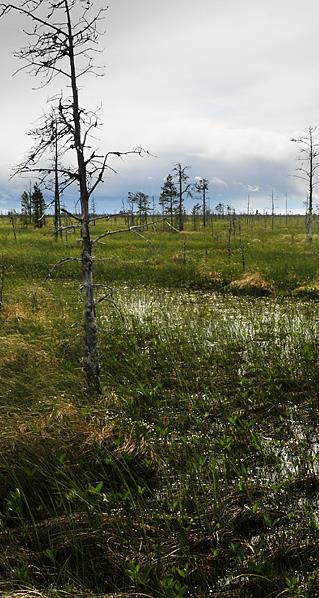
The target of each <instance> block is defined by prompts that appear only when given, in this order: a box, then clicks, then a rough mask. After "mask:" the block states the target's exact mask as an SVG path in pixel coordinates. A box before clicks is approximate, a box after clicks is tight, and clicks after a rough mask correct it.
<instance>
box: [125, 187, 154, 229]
mask: <svg viewBox="0 0 319 598" xmlns="http://www.w3.org/2000/svg"><path fill="white" fill-rule="evenodd" d="M129 201H130V202H131V204H132V205H133V204H135V205H136V214H137V215H138V217H139V221H140V224H142V223H143V222H147V216H148V214H149V213H150V209H151V206H150V198H149V196H148V195H146V194H145V193H143V192H142V191H137V193H131V192H130V193H129Z"/></svg>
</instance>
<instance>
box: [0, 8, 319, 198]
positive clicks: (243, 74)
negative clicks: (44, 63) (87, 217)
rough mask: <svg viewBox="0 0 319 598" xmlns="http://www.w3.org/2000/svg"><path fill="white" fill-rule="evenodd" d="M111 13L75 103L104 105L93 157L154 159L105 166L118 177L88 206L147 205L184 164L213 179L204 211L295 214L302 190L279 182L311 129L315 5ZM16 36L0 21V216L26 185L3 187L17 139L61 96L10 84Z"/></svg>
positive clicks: (317, 94)
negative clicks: (128, 201)
mask: <svg viewBox="0 0 319 598" xmlns="http://www.w3.org/2000/svg"><path fill="white" fill-rule="evenodd" d="M109 4H110V8H109V11H108V14H107V20H106V29H107V33H106V36H105V37H104V38H103V40H102V41H101V46H102V47H103V46H104V47H105V52H104V55H103V57H102V60H103V62H104V63H105V64H106V69H105V77H104V78H92V77H90V78H88V79H87V80H86V82H85V83H83V90H82V102H83V104H84V105H87V106H89V107H90V108H93V109H94V108H95V107H97V106H99V105H100V104H102V120H103V129H102V131H101V133H100V141H99V145H100V146H101V148H104V149H105V150H121V151H124V150H126V149H131V148H133V147H135V146H137V145H141V146H143V147H145V148H146V149H148V150H149V151H150V152H151V153H153V154H154V155H155V156H156V158H155V157H144V158H143V159H138V158H137V157H131V158H128V159H126V160H120V161H118V162H114V166H115V168H116V169H117V171H118V175H109V176H107V177H106V178H105V183H104V185H103V187H101V188H100V191H99V193H98V194H97V198H96V199H97V206H98V208H100V209H105V210H108V209H110V210H113V209H116V207H117V208H118V209H120V208H121V200H122V199H123V198H125V197H126V195H127V192H128V191H130V190H131V191H135V190H143V191H145V192H147V193H150V194H151V195H153V194H154V195H155V196H157V195H158V193H159V189H160V186H161V184H162V182H163V178H164V177H165V176H166V175H167V174H168V172H169V171H170V170H171V168H172V167H173V166H174V163H176V162H182V163H183V164H187V165H189V166H191V170H190V174H191V175H192V176H194V177H195V176H204V177H206V178H208V179H209V180H210V181H211V186H210V192H209V194H210V198H211V204H212V206H214V205H216V203H218V202H219V201H223V202H225V203H230V204H231V205H232V206H234V207H236V208H238V209H244V207H245V206H246V203H247V194H248V193H250V194H251V196H252V207H254V208H256V209H268V210H269V205H270V199H269V198H270V194H271V190H272V189H274V190H275V193H276V196H277V197H278V201H277V209H278V210H280V209H281V205H282V206H284V199H281V198H284V193H285V192H286V191H287V192H288V194H289V196H290V207H291V209H295V210H297V209H299V210H303V201H304V198H305V196H306V190H305V189H304V186H303V184H302V182H301V181H298V180H297V179H295V178H293V177H291V176H289V175H291V174H293V172H294V169H295V166H296V155H297V147H296V145H295V144H291V143H290V141H289V139H290V138H291V137H292V136H298V135H300V134H302V133H303V132H304V131H305V130H306V128H307V126H308V125H309V124H312V125H316V123H317V122H318V121H319V118H318V116H319V83H318V77H317V70H318V59H317V55H318V48H317V45H318V43H317V30H318V23H319V4H318V2H317V0H316V1H315V0H305V1H304V2H303V3H300V2H297V1H295V0H268V1H267V2H262V1H261V0H198V1H197V2H196V3H194V2H193V0H185V1H182V0H162V2H161V3H159V2H157V1H155V0H135V1H134V2H133V1H132V0H111V1H110V3H109ZM20 29H21V21H20V20H19V18H18V17H17V16H15V17H11V18H10V19H9V20H7V21H2V22H0V31H1V36H0V50H1V56H2V71H1V80H2V86H1V88H2V92H1V105H2V110H1V115H0V121H1V131H2V134H1V143H0V163H1V171H0V209H7V208H10V207H17V206H18V204H19V195H20V193H21V192H22V190H23V188H24V186H25V182H23V181H19V180H18V179H17V180H15V179H14V181H13V182H12V181H11V182H9V181H8V177H9V176H10V169H11V167H12V165H13V164H16V163H17V162H19V161H20V160H21V158H22V157H23V154H24V152H25V151H26V149H27V148H28V146H29V142H30V139H28V137H26V136H25V132H26V131H27V130H28V129H29V128H30V127H31V126H32V125H33V124H34V122H35V121H36V119H37V117H38V116H40V115H41V114H42V113H43V111H44V110H45V102H46V100H47V98H48V97H50V95H52V93H54V92H55V91H59V90H60V89H61V86H62V82H61V81H56V82H55V83H53V85H52V86H51V87H50V88H47V89H44V90H40V91H32V87H33V86H35V84H36V82H35V80H32V79H30V78H29V77H28V76H27V75H17V76H16V77H14V78H12V77H11V73H12V72H14V71H15V70H16V69H17V68H18V67H19V66H20V65H19V63H17V62H16V61H15V60H14V58H13V57H12V56H11V52H12V50H14V49H15V48H17V47H19V46H20V45H21V44H23V43H24V37H23V34H22V32H21V31H20ZM70 201H71V198H70ZM281 202H282V203H281ZM282 209H284V208H283V207H282Z"/></svg>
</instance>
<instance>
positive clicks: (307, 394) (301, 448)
mask: <svg viewBox="0 0 319 598" xmlns="http://www.w3.org/2000/svg"><path fill="white" fill-rule="evenodd" d="M102 282H103V280H101V283H102ZM59 284H60V286H59V285H56V284H55V283H53V282H52V283H48V284H47V285H45V286H41V287H37V286H36V285H33V286H32V288H31V286H30V288H27V283H26V286H25V287H23V292H21V294H20V299H19V301H17V299H16V292H13V291H12V297H11V296H8V299H7V304H6V305H5V306H4V308H3V310H2V320H1V326H2V329H1V331H2V341H3V342H2V348H1V347H0V349H1V351H2V362H3V364H2V370H1V372H2V376H3V384H2V388H1V392H0V406H1V409H0V429H1V434H0V449H1V450H0V474H1V481H2V483H1V487H0V505H1V509H0V595H1V592H2V589H3V592H5V591H6V590H7V589H8V594H5V593H4V595H5V596H14V595H15V594H14V593H13V594H11V593H10V592H9V590H11V589H12V588H14V589H16V590H17V591H18V590H19V591H20V594H18V595H19V596H27V595H30V596H33V595H37V596H42V595H43V596H44V595H45V596H46V595H50V596H55V597H57V596H58V597H59V598H60V597H62V596H63V598H65V597H67V596H68V597H69V596H72V597H73V596H91V595H92V596H93V595H99V596H108V597H109V598H111V597H112V598H113V597H118V598H120V597H121V598H124V597H125V598H126V597H129V596H130V597H132V596H133V597H135V598H137V597H142V596H143V597H144V598H145V597H148V598H154V597H159V598H183V597H184V596H185V597H187V598H207V597H208V596H209V597H216V598H217V597H220V598H230V597H232V598H254V597H256V598H259V597H260V598H266V597H278V598H279V596H288V597H291V598H295V597H297V596H299V597H304V598H313V597H315V596H317V595H319V562H318V532H319V521H318V490H319V472H318V433H317V427H318V426H317V419H318V418H317V414H318V388H319V367H318V366H319V346H318V345H319V344H318V332H319V314H318V310H317V305H318V304H317V302H315V301H299V300H297V299H296V298H294V299H288V298H281V299H276V298H269V299H264V298H258V299H256V298H255V299H254V298H247V297H246V298H244V297H236V296H233V295H231V294H227V295H220V294H215V293H208V292H200V291H198V292H197V291H196V292H195V291H189V290H185V289H183V290H164V289H159V288H155V287H143V286H140V287H135V288H132V287H131V286H130V285H120V286H117V288H116V289H115V290H114V291H113V292H110V296H109V300H107V301H104V302H102V303H100V304H99V305H98V326H99V338H100V350H101V361H102V363H101V366H102V368H101V371H102V382H103V398H101V399H97V400H95V401H93V400H92V399H91V398H89V399H87V397H86V396H85V395H84V393H83V386H82V378H81V368H80V367H79V366H80V356H81V329H80V326H79V321H78V320H77V318H78V319H79V318H80V317H81V302H80V300H78V302H77V303H76V297H77V296H78V295H77V294H76V293H77V286H76V284H77V283H75V282H74V281H72V282H69V284H68V285H66V284H65V282H63V283H59ZM101 289H102V292H103V293H104V287H103V288H102V287H101ZM74 305H76V306H77V311H75V310H74ZM4 374H5V375H4ZM24 588H30V590H29V594H28V591H25V590H24ZM31 588H33V590H32V591H33V593H32V591H31ZM21 592H22V593H21Z"/></svg>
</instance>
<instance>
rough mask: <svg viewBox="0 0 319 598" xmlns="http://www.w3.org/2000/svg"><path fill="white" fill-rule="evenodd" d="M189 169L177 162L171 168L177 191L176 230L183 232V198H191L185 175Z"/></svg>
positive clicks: (187, 177)
mask: <svg viewBox="0 0 319 598" xmlns="http://www.w3.org/2000/svg"><path fill="white" fill-rule="evenodd" d="M187 168H189V167H188V166H184V167H183V168H182V165H181V164H180V163H179V162H178V164H176V166H175V167H174V168H173V173H174V176H175V178H176V181H177V190H178V229H179V230H184V218H183V205H184V196H185V195H189V196H190V197H191V196H192V192H191V188H192V183H187V181H188V180H189V176H188V174H186V170H187Z"/></svg>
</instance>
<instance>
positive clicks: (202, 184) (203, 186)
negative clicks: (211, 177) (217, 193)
mask: <svg viewBox="0 0 319 598" xmlns="http://www.w3.org/2000/svg"><path fill="white" fill-rule="evenodd" d="M208 184H209V181H208V179H199V180H197V181H196V184H195V188H196V191H197V192H198V193H200V194H201V196H202V206H203V207H202V210H203V227H204V228H205V227H206V216H207V207H206V193H207V191H208Z"/></svg>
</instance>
